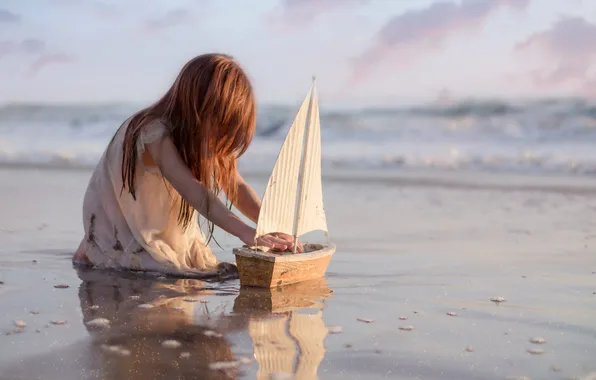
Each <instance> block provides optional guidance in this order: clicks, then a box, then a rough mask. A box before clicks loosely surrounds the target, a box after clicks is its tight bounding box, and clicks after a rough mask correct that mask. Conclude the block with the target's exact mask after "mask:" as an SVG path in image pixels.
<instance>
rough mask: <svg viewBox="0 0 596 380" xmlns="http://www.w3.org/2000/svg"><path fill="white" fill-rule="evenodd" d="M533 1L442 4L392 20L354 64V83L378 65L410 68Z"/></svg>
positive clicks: (466, 0)
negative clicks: (502, 12)
mask: <svg viewBox="0 0 596 380" xmlns="http://www.w3.org/2000/svg"><path fill="white" fill-rule="evenodd" d="M529 3H530V0H462V1H461V2H457V3H456V2H452V1H441V2H436V3H433V4H431V5H430V6H428V7H427V8H424V9H420V10H411V11H407V12H404V13H402V14H400V15H397V16H395V17H392V18H391V19H389V21H388V22H387V23H386V24H385V25H384V26H383V27H382V28H381V29H380V30H379V31H378V33H377V34H376V35H375V37H374V40H373V43H372V45H371V46H370V47H369V48H367V49H366V50H365V51H364V52H363V53H362V54H361V55H360V56H358V57H357V58H355V59H354V60H353V62H352V68H353V80H354V81H361V80H364V79H366V77H368V75H369V74H370V72H371V71H372V69H373V68H375V66H376V65H378V64H380V63H383V62H386V61H389V60H390V61H391V62H392V63H393V64H395V63H397V64H399V65H411V64H413V63H414V62H415V61H417V60H418V59H419V58H420V56H421V55H423V54H428V53H430V52H434V51H436V50H438V49H439V48H440V47H441V46H442V45H443V43H444V42H445V41H447V40H448V39H450V38H451V37H453V36H454V35H457V34H460V33H465V32H470V31H472V30H476V29H478V28H480V27H481V26H482V25H483V23H484V22H486V20H487V19H488V18H489V16H490V15H491V14H493V13H494V12H496V11H498V10H499V9H501V8H503V7H512V8H516V9H524V8H525V7H527V6H528V4H529Z"/></svg>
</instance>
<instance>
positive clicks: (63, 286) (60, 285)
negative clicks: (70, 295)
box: [54, 284, 70, 289]
mask: <svg viewBox="0 0 596 380" xmlns="http://www.w3.org/2000/svg"><path fill="white" fill-rule="evenodd" d="M54 288H56V289H68V288H70V285H66V284H58V285H54Z"/></svg>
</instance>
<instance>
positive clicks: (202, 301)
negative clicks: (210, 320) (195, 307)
mask: <svg viewBox="0 0 596 380" xmlns="http://www.w3.org/2000/svg"><path fill="white" fill-rule="evenodd" d="M201 303H209V300H204V299H202V300H201Z"/></svg>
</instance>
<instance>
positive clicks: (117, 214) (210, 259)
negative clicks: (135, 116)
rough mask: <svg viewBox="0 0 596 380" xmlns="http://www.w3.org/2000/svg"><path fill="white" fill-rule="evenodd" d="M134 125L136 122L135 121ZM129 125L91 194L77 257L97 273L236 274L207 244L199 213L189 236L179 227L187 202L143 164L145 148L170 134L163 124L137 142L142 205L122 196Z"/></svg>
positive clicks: (118, 135)
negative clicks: (82, 257) (105, 270)
mask: <svg viewBox="0 0 596 380" xmlns="http://www.w3.org/2000/svg"><path fill="white" fill-rule="evenodd" d="M129 120H130V119H129ZM129 120H127V121H126V122H125V124H124V125H123V126H122V127H121V128H120V130H118V132H117V133H116V135H115V136H114V138H113V140H112V142H111V143H110V144H109V145H108V147H107V148H106V151H105V152H104V154H103V156H102V157H101V160H100V161H99V163H98V165H97V167H96V169H95V171H94V172H93V175H92V177H91V180H90V181H89V185H88V187H87V191H86V193H85V198H84V201H83V223H84V227H85V238H84V239H83V241H82V242H81V246H80V247H79V249H78V251H77V254H84V255H85V256H86V257H87V259H88V260H89V261H90V263H91V264H92V265H93V266H95V267H97V268H113V269H129V270H140V271H151V272H161V273H164V274H172V275H182V276H191V277H199V278H201V277H210V276H214V275H218V274H219V275H221V274H223V273H222V272H228V271H230V270H233V269H231V268H230V266H231V264H228V263H222V264H227V265H218V262H217V260H216V258H215V256H214V255H213V253H212V252H211V250H210V248H209V246H207V245H206V244H205V239H204V237H203V234H202V233H201V229H200V226H199V224H198V213H197V212H196V210H194V216H193V220H195V222H191V223H190V224H189V226H188V227H187V228H186V230H184V229H183V227H182V226H181V225H180V224H178V220H177V218H178V212H179V210H180V203H181V197H180V195H179V194H178V192H177V191H176V190H175V189H174V188H173V186H172V185H170V184H169V183H168V182H167V180H166V179H165V178H164V177H163V176H162V175H161V172H160V170H159V168H158V167H156V166H146V165H144V163H143V153H144V152H145V144H148V143H151V142H154V141H157V140H158V139H160V138H162V137H163V136H164V135H165V134H166V133H167V128H166V127H165V126H164V125H163V123H161V122H159V121H155V122H153V123H151V124H149V125H146V126H145V127H144V128H143V130H142V132H141V134H140V136H139V139H138V141H137V147H136V149H137V166H136V167H137V169H136V181H135V190H136V193H135V195H136V200H135V199H133V197H132V195H131V194H130V193H129V192H128V190H127V189H124V190H122V156H123V152H122V144H123V140H124V136H125V132H126V129H127V128H128V123H129Z"/></svg>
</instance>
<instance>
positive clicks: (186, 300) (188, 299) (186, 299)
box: [183, 298, 199, 302]
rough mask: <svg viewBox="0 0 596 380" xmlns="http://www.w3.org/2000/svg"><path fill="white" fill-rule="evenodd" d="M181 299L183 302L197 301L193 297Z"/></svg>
mask: <svg viewBox="0 0 596 380" xmlns="http://www.w3.org/2000/svg"><path fill="white" fill-rule="evenodd" d="M183 301H184V302H198V301H199V300H197V299H194V298H185V299H184V300H183Z"/></svg>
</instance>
